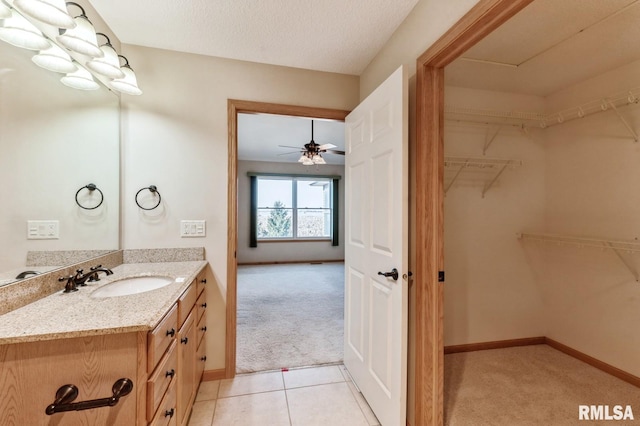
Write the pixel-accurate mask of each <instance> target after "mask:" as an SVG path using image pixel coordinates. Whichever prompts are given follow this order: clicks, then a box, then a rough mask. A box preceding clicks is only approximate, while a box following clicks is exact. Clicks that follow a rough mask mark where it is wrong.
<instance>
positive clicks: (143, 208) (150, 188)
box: [136, 185, 162, 210]
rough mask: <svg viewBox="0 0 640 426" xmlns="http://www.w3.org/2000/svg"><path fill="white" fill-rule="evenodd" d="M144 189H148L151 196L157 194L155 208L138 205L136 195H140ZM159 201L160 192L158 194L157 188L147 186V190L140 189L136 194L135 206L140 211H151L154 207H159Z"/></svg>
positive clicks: (160, 199)
mask: <svg viewBox="0 0 640 426" xmlns="http://www.w3.org/2000/svg"><path fill="white" fill-rule="evenodd" d="M145 189H148V190H149V192H151V193H152V194H158V202H157V203H156V205H155V206H153V207H142V206H141V205H140V203H139V202H138V195H140V193H141V192H142V191H144V190H145ZM160 201H162V197H161V196H160V192H158V188H157V187H156V186H155V185H149V186H148V187H147V188H141V189H139V190H138V192H136V204H137V205H138V207H140V208H141V209H142V210H153V209H155V208H156V207H158V206H159V205H160Z"/></svg>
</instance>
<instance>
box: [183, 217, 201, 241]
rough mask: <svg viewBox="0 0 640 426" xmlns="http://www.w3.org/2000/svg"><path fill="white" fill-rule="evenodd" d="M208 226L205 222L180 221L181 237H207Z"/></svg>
mask: <svg viewBox="0 0 640 426" xmlns="http://www.w3.org/2000/svg"><path fill="white" fill-rule="evenodd" d="M206 236H207V224H206V221H204V220H181V221H180V237H182V238H194V237H206Z"/></svg>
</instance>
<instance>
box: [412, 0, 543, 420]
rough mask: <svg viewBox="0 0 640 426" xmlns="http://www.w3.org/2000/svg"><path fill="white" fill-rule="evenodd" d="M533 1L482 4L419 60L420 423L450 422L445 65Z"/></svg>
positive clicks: (417, 342) (493, 0)
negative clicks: (442, 274) (442, 279)
mask: <svg viewBox="0 0 640 426" xmlns="http://www.w3.org/2000/svg"><path fill="white" fill-rule="evenodd" d="M532 1H533V0H480V1H479V2H478V3H477V4H476V5H475V6H474V7H473V8H472V9H471V10H470V11H469V12H468V13H467V14H466V15H464V16H463V17H462V18H461V19H460V20H459V21H458V22H457V23H456V24H454V25H453V27H451V28H450V29H449V30H448V31H447V32H446V33H445V34H444V35H443V36H442V37H440V38H439V39H438V40H437V41H436V42H435V43H434V44H433V45H432V46H431V47H429V48H428V49H427V50H426V51H425V52H424V53H423V54H422V55H420V57H418V59H417V61H416V143H415V148H416V149H415V164H416V185H415V188H416V207H415V215H416V216H415V217H416V229H415V234H414V235H415V239H416V260H415V262H416V264H415V265H414V268H413V273H414V285H415V286H416V290H415V292H416V295H415V300H416V323H415V327H416V328H415V330H416V332H415V336H416V338H415V339H416V340H415V351H416V353H415V359H416V365H415V389H414V392H415V407H414V408H415V419H414V422H415V424H416V425H432V426H439V425H442V424H443V422H444V340H443V311H444V306H443V303H444V290H443V287H442V286H441V285H440V284H439V282H438V275H439V274H438V272H439V271H444V238H443V237H444V197H443V195H444V193H443V175H444V67H445V66H447V65H448V64H450V63H451V62H453V60H455V59H456V58H458V57H459V56H460V55H462V53H464V52H465V51H466V50H467V49H469V48H470V47H471V46H473V45H474V44H476V43H477V42H478V41H480V40H481V39H483V38H484V37H485V36H486V35H487V34H489V33H491V32H492V31H493V30H495V29H496V28H498V27H499V26H500V25H502V24H503V23H505V22H506V21H508V20H509V19H510V18H511V17H512V16H513V15H515V14H516V13H518V12H519V11H521V10H522V9H524V8H525V7H526V6H527V5H528V4H529V3H531V2H532Z"/></svg>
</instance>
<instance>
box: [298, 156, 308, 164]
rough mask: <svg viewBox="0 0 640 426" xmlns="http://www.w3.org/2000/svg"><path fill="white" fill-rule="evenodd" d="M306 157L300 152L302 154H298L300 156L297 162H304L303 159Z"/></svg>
mask: <svg viewBox="0 0 640 426" xmlns="http://www.w3.org/2000/svg"><path fill="white" fill-rule="evenodd" d="M306 158H307V156H306V155H304V154H302V155H301V156H300V158H299V159H298V163H304V161H305V159H306Z"/></svg>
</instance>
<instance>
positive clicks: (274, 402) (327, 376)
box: [189, 365, 379, 426]
mask: <svg viewBox="0 0 640 426" xmlns="http://www.w3.org/2000/svg"><path fill="white" fill-rule="evenodd" d="M258 425H259V426H263V425H269V426H280V425H282V426H316V425H322V426H326V425H332V426H341V425H344V426H360V425H361V426H373V425H379V422H378V419H376V417H375V416H374V414H373V412H372V411H371V409H370V408H369V406H368V405H367V402H366V401H365V400H364V398H363V397H362V395H361V394H360V393H359V392H358V391H357V390H356V388H355V386H354V385H353V383H351V379H350V378H349V375H348V374H347V372H346V370H345V368H344V366H342V365H330V366H321V367H309V368H300V369H293V370H289V371H283V372H280V371H275V372H265V373H254V374H244V375H239V376H236V377H235V378H234V379H226V380H218V381H214V382H202V383H201V384H200V389H199V391H198V396H197V397H196V402H195V404H194V405H193V411H192V413H191V419H190V420H189V426H258Z"/></svg>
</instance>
